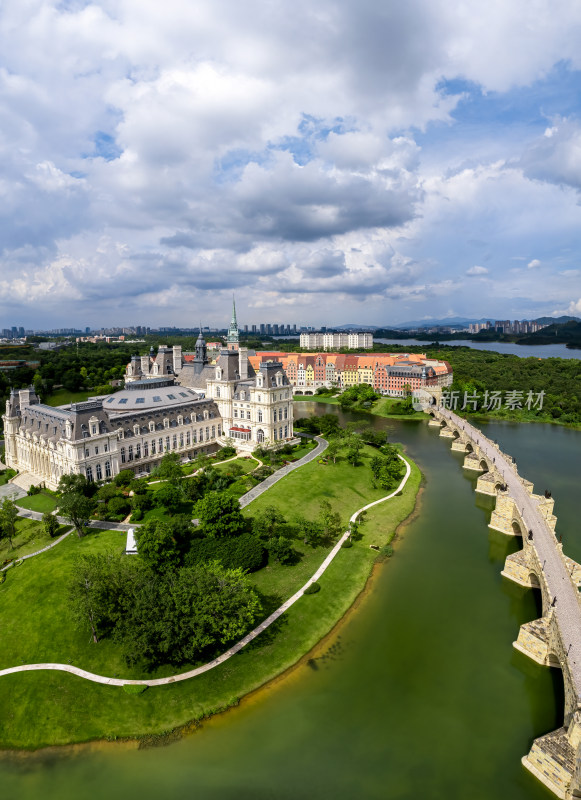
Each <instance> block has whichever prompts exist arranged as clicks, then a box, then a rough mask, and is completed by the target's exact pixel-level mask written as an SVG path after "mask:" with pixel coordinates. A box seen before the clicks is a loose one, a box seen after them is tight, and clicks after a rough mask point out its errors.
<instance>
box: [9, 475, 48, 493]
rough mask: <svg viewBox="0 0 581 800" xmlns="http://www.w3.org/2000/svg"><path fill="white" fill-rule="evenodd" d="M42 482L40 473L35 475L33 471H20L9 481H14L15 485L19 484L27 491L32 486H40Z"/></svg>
mask: <svg viewBox="0 0 581 800" xmlns="http://www.w3.org/2000/svg"><path fill="white" fill-rule="evenodd" d="M42 482H43V481H42V478H40V477H39V476H38V475H33V474H32V473H31V472H19V473H18V475H16V476H15V477H14V478H12V480H11V481H9V483H12V484H13V485H14V486H19V487H20V488H21V489H24V491H25V492H27V491H28V490H29V489H30V487H31V486H38V485H39V484H40V483H42Z"/></svg>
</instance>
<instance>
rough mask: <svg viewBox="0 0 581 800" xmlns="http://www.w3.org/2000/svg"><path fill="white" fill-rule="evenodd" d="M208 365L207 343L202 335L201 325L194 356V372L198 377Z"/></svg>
mask: <svg viewBox="0 0 581 800" xmlns="http://www.w3.org/2000/svg"><path fill="white" fill-rule="evenodd" d="M207 363H208V353H207V349H206V341H205V339H204V336H203V334H202V326H201V325H200V333H199V334H198V338H197V340H196V355H195V356H194V372H195V373H196V375H197V374H198V373H200V372H201V371H202V370H203V369H204V367H205V366H206V364H207Z"/></svg>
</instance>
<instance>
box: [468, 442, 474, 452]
mask: <svg viewBox="0 0 581 800" xmlns="http://www.w3.org/2000/svg"><path fill="white" fill-rule="evenodd" d="M466 452H467V453H473V452H474V448H473V447H472V445H471V444H470V442H468V443H467V444H466Z"/></svg>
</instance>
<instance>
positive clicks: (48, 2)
mask: <svg viewBox="0 0 581 800" xmlns="http://www.w3.org/2000/svg"><path fill="white" fill-rule="evenodd" d="M523 18H526V19H527V25H526V26H525V27H524V28H523V26H522V25H520V21H521V20H522V19H523ZM564 21H566V24H565V22H564ZM580 28H581V7H580V6H579V4H578V3H575V2H574V0H563V3H562V7H561V8H560V13H555V10H554V6H553V4H552V3H550V2H549V0H540V2H538V3H536V4H535V7H534V9H533V10H531V8H530V4H529V3H527V2H526V0H510V1H509V2H502V3H501V2H500V0H494V2H492V3H491V4H482V3H478V2H476V0H467V2H463V3H462V4H459V3H455V2H452V3H450V2H445V1H444V0H410V2H408V3H403V4H402V3H400V4H393V3H392V4H385V3H381V2H379V0H360V2H357V3H355V2H354V1H351V0H349V1H348V2H345V3H337V2H336V0H320V2H318V3H316V4H313V3H309V2H306V0H297V2H296V3H295V4H294V5H293V13H292V14H291V13H289V11H288V8H286V7H284V8H283V6H277V5H276V4H275V5H274V6H273V7H272V8H270V9H269V12H268V13H265V11H264V3H261V2H259V1H258V0H249V2H247V3H244V4H240V3H237V2H235V1H234V0H198V2H196V3H195V4H192V3H191V2H190V0H166V2H164V3H163V4H160V3H159V2H155V0H117V2H111V1H110V0H82V1H81V0H79V1H78V2H77V1H76V0H70V1H68V2H58V1H57V0H6V1H5V2H4V3H3V4H2V10H1V12H0V53H1V54H2V55H1V57H0V200H1V201H2V202H1V203H0V242H1V248H2V250H1V253H0V275H1V281H2V283H1V288H2V290H3V298H4V299H3V301H2V300H0V303H2V302H4V303H5V305H6V307H7V306H8V304H9V303H12V304H13V305H14V304H20V307H21V308H25V307H26V305H27V303H28V304H29V305H30V307H31V309H33V310H32V311H31V312H30V313H29V319H30V324H32V322H33V321H34V322H35V321H36V319H37V313H36V304H37V303H38V300H39V298H40V297H42V299H43V310H46V314H47V316H48V314H49V313H50V314H53V313H54V314H58V313H59V309H62V307H63V301H73V305H72V308H73V309H75V308H78V315H79V320H81V319H84V318H86V315H87V314H92V315H93V317H92V318H91V320H89V321H90V322H92V323H97V322H99V321H111V322H113V321H115V320H114V319H113V317H115V318H116V319H117V321H122V320H121V319H119V317H118V315H124V314H126V313H129V311H131V313H133V312H135V313H136V314H137V313H141V310H142V309H143V308H145V307H146V306H147V304H151V306H152V307H153V308H159V307H162V308H164V309H169V308H170V307H171V304H172V303H175V314H176V317H175V319H174V322H175V323H176V324H178V323H179V322H182V323H185V322H186V321H187V319H188V317H189V314H190V313H191V308H192V306H196V305H201V306H203V308H204V310H205V311H206V313H207V314H208V315H213V314H214V310H215V309H217V308H218V304H219V303H221V302H222V300H223V297H222V294H221V293H222V291H223V290H224V294H226V292H227V291H230V290H231V289H232V288H236V289H237V292H238V295H239V297H240V299H241V305H243V304H244V303H246V304H247V305H249V304H252V307H261V308H265V309H267V308H276V307H277V304H281V306H283V307H292V306H293V305H295V306H296V305H297V304H298V303H304V304H306V305H307V306H309V304H310V303H311V302H313V303H315V305H314V306H312V308H313V309H314V312H313V313H315V312H317V311H320V310H321V308H323V305H322V304H325V303H326V304H327V312H328V313H330V309H335V308H337V304H341V303H342V304H343V306H342V307H343V308H345V309H347V308H348V303H349V302H350V300H351V299H357V300H360V301H361V302H364V301H365V302H367V303H374V302H377V303H378V306H377V309H378V310H377V313H378V314H380V313H383V312H382V308H383V305H384V304H385V303H387V302H388V301H389V302H391V303H393V308H398V309H402V308H403V306H402V305H401V304H402V303H406V302H408V301H409V302H410V303H419V302H422V301H423V300H430V301H433V300H435V301H438V298H445V296H446V292H448V291H451V289H452V288H453V289H454V291H456V290H457V289H458V287H457V286H456V284H455V283H453V282H452V281H451V278H450V277H449V275H447V274H444V273H445V267H444V266H443V264H444V261H445V259H444V258H443V255H444V254H445V253H446V252H447V253H449V252H451V251H452V249H453V248H452V240H453V245H454V247H456V244H457V256H456V257H457V261H456V262H455V264H454V265H453V266H452V267H451V268H450V272H451V273H452V272H454V273H457V269H458V265H462V264H465V263H472V264H479V263H480V264H481V263H487V264H492V265H494V266H496V264H497V263H498V262H497V261H495V259H498V253H497V252H495V248H498V247H499V242H501V243H502V244H503V245H506V244H507V242H508V241H509V233H508V229H509V228H510V236H513V237H514V249H512V250H511V251H510V252H517V253H518V252H527V251H528V250H529V245H527V246H521V245H522V240H523V239H526V238H527V236H529V238H532V237H530V231H531V230H533V231H535V232H537V231H539V232H543V231H546V229H547V227H548V225H549V220H548V219H547V215H546V208H547V207H548V206H547V200H550V201H551V202H552V203H553V207H555V208H556V207H557V206H558V208H559V214H558V215H556V216H557V219H556V220H552V221H551V223H550V224H552V225H553V226H555V227H557V228H558V227H559V226H562V227H563V228H565V227H567V226H569V228H571V227H572V225H573V223H577V222H578V218H576V217H575V218H574V211H573V210H571V208H570V207H569V206H568V207H567V208H566V209H564V206H563V205H560V201H559V200H558V198H556V196H555V195H551V194H550V192H548V191H546V190H545V188H544V187H541V188H540V189H539V190H538V193H537V194H534V195H533V193H531V186H532V185H533V184H532V181H535V182H536V181H541V182H543V184H552V185H553V188H554V186H555V185H557V186H561V185H563V186H567V187H572V188H573V189H576V190H577V189H579V188H580V187H581V177H580V176H581V171H580V169H579V163H580V162H579V152H580V151H581V146H580V144H579V143H580V141H581V138H580V134H579V125H578V123H577V122H575V121H574V120H564V119H555V120H551V125H550V127H549V128H547V131H546V133H545V135H542V136H539V137H538V138H537V140H535V141H534V142H532V143H531V145H530V146H529V147H528V148H527V149H526V152H525V153H524V155H523V156H522V158H521V159H520V160H517V161H514V160H513V162H512V163H510V164H509V163H508V161H506V160H504V159H503V160H500V161H496V160H492V159H489V158H487V157H486V156H483V157H482V159H481V162H482V163H479V160H478V157H477V155H475V156H474V160H473V162H472V163H471V164H470V165H469V166H467V165H466V164H458V163H456V161H455V160H454V157H453V154H452V156H450V154H448V155H447V157H446V159H443V161H442V163H437V160H436V161H432V162H430V161H429V159H428V160H427V161H426V160H425V149H426V147H428V148H429V132H430V131H431V130H434V129H435V128H434V126H433V123H437V124H438V126H439V127H438V128H437V130H438V131H440V132H441V135H443V136H444V135H445V131H446V130H448V129H450V128H451V127H452V126H453V124H454V116H453V115H454V111H455V109H456V106H457V104H458V103H459V101H460V100H461V98H462V97H463V96H464V95H463V92H462V90H461V89H458V90H453V91H452V90H450V89H448V90H446V91H444V90H443V89H442V86H441V83H442V80H443V79H454V78H457V77H461V78H462V79H464V80H466V81H473V82H475V84H478V85H479V86H481V87H482V88H483V90H484V91H485V92H486V91H490V90H492V91H496V92H502V91H506V90H507V89H508V88H511V87H514V86H516V85H525V84H527V83H531V82H532V81H535V80H538V79H539V78H541V77H542V76H543V75H544V74H546V73H547V71H548V70H550V69H551V67H552V66H553V65H554V64H555V63H556V61H558V60H561V59H568V63H569V64H570V65H571V67H572V68H574V67H580V66H581V61H580V58H581V56H580V54H579V49H578V38H579V30H580ZM516 29H518V31H519V34H518V35H519V46H518V47H515V46H514V37H515V33H514V32H515V30H516ZM491 52H493V53H494V54H495V57H494V59H491V58H490V57H489V54H490V53H491ZM421 132H423V134H422V133H421ZM420 136H423V138H422V140H421V141H422V144H421V146H420V144H418V142H419V141H420ZM426 164H427V166H426ZM571 194H573V192H572V191H571ZM563 202H564V201H563ZM515 207H519V208H522V209H525V211H524V212H523V213H522V214H520V215H516V216H515V215H514V213H513V211H514V208H515ZM491 209H494V212H492V211H491ZM575 213H576V212H575ZM487 225H488V228H487V227H486V226H487ZM464 232H466V236H464ZM535 235H536V234H535ZM539 235H540V234H539ZM446 236H447V237H448V238H447V239H446V238H445V237H446ZM519 237H520V238H519ZM517 238H519V241H518V247H517V242H516V239H517ZM456 239H457V240H458V242H456ZM510 243H511V245H512V244H513V242H512V240H511V242H510ZM535 246H537V243H536V242H535V241H532V242H531V244H530V248H531V249H532V248H533V247H535ZM422 248H423V249H422ZM533 252H534V250H533ZM537 252H545V251H544V250H541V249H539V250H537ZM508 257H509V258H510V256H508ZM533 263H535V262H534V261H533V262H530V263H529V266H531V265H532V264H533ZM566 266H567V264H561V270H562V271H563V267H566ZM488 269H489V268H488V267H478V266H475V267H472V268H471V269H469V270H467V274H468V275H470V276H478V275H480V276H483V275H485V274H486V273H487V271H488ZM565 271H566V269H565ZM525 272H526V271H525ZM496 274H497V270H496V269H495V276H496ZM571 277H574V276H571ZM515 280H516V279H515ZM481 283H482V285H483V286H484V285H485V283H486V282H481ZM511 291H513V293H514V294H515V295H516V294H517V284H516V283H515V284H514V287H513V290H511ZM518 291H520V289H519V290H518ZM531 291H534V289H531ZM313 297H316V298H317V299H316V300H312V298H313ZM556 299H557V298H555V300H556ZM442 302H444V300H442ZM317 303H318V306H317V305H316V304H317ZM382 304H383V305H382ZM397 304H399V305H397ZM6 313H7V312H6ZM155 313H157V312H155ZM165 313H166V312H165V311H164V314H165ZM99 315H101V316H99ZM195 316H196V317H197V316H199V314H198V313H197V312H196V315H195ZM105 317H108V320H107V319H105ZM164 320H165V321H167V317H164ZM155 321H160V322H161V321H162V320H161V319H159V320H155ZM217 321H219V320H218V318H217V317H216V316H213V317H212V318H211V319H208V322H217ZM56 322H57V320H56V319H55V323H56Z"/></svg>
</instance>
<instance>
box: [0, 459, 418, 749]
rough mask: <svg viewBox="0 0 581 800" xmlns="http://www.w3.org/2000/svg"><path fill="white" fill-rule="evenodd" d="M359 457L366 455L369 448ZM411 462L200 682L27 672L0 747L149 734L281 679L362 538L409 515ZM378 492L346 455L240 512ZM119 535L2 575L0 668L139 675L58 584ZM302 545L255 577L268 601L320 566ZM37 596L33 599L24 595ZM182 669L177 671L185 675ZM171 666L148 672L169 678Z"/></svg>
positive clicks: (370, 555) (2, 723) (328, 615)
mask: <svg viewBox="0 0 581 800" xmlns="http://www.w3.org/2000/svg"><path fill="white" fill-rule="evenodd" d="M366 458H368V454H367V453H366ZM420 477H421V476H420V473H419V470H418V469H417V468H416V467H415V466H413V469H412V476H411V478H410V480H409V481H408V484H407V486H406V488H405V491H404V493H403V494H402V496H400V497H396V498H393V499H392V500H390V501H388V502H387V503H386V504H384V505H380V506H377V507H376V508H375V509H373V510H372V512H370V513H369V518H368V519H367V521H366V522H365V524H364V525H363V526H362V533H363V537H362V539H361V540H360V541H357V542H356V543H355V544H354V546H353V547H352V548H350V549H342V550H341V551H340V552H339V554H338V556H337V557H336V559H335V560H334V561H333V563H332V564H331V566H330V567H329V569H328V570H327V571H326V573H325V574H324V575H323V577H322V578H321V580H320V584H321V587H322V589H321V591H320V592H319V593H318V594H315V595H309V596H307V597H303V598H301V599H300V600H299V601H298V602H297V603H296V604H295V605H294V606H293V607H292V608H291V609H290V610H289V611H288V612H287V613H285V614H284V615H283V617H282V618H281V619H280V620H279V621H278V623H277V624H276V625H275V626H273V628H271V629H269V630H268V631H266V632H265V633H264V634H262V635H261V636H259V637H258V638H257V639H256V640H255V641H254V642H253V643H251V644H250V645H249V646H248V647H246V648H244V650H242V652H241V653H239V654H238V655H236V656H234V657H233V658H232V659H230V660H229V661H227V662H226V663H224V664H222V665H220V666H219V667H217V668H216V669H214V670H211V671H209V672H207V673H205V674H204V675H201V676H199V677H197V678H194V679H190V680H188V681H184V682H183V683H175V684H171V685H168V686H166V687H159V688H154V689H149V690H148V691H146V692H144V693H143V694H141V695H128V694H127V693H125V692H124V691H123V690H122V689H120V688H116V687H107V686H101V685H98V684H93V683H90V682H88V681H85V680H83V679H81V678H77V677H75V676H71V675H67V674H64V673H55V672H28V673H23V674H18V675H10V676H6V677H2V678H0V707H1V708H2V714H1V715H0V746H4V747H24V748H38V747H42V746H45V745H50V744H64V743H68V742H79V741H87V740H90V739H95V738H102V737H108V738H116V737H123V736H135V735H145V734H154V733H159V732H162V731H168V730H171V729H172V728H174V727H177V726H179V725H183V724H186V723H187V722H189V721H191V720H193V719H201V718H203V717H204V716H207V715H208V714H211V713H213V712H215V711H217V710H220V709H223V708H226V707H228V706H229V705H231V704H233V703H235V702H236V701H237V700H238V699H239V698H240V697H242V696H243V695H245V694H247V693H248V692H250V691H252V690H253V689H255V688H257V687H259V686H260V685H262V684H263V683H264V682H265V681H267V680H269V679H270V678H273V677H274V676H276V675H278V674H280V673H281V672H282V671H283V670H285V669H286V668H288V667H289V666H291V665H292V664H294V663H295V662H296V661H297V660H298V659H299V658H300V657H301V656H302V655H303V654H304V653H307V652H308V651H309V650H310V649H311V648H312V647H313V646H314V645H315V644H316V643H317V642H318V641H320V639H321V638H322V637H323V636H324V635H325V634H326V633H328V632H329V630H330V629H331V628H332V627H333V625H334V624H335V623H336V622H337V621H338V620H339V619H340V618H341V616H342V615H343V614H344V613H345V612H346V610H347V609H348V608H349V606H350V605H351V604H352V603H353V601H354V600H355V598H356V597H357V595H358V594H359V592H360V591H361V590H362V588H363V587H364V585H365V581H366V579H367V577H368V575H369V573H370V570H371V567H372V566H373V563H374V561H375V559H376V553H375V552H374V551H373V550H371V549H370V548H369V544H371V543H373V544H378V545H381V544H384V543H385V542H387V541H389V540H390V539H391V538H392V537H393V534H394V531H395V528H396V526H397V524H398V523H399V522H400V521H401V520H403V519H405V518H406V517H407V516H408V515H409V514H410V513H411V511H412V510H413V507H414V503H415V497H416V493H417V490H418V487H419V483H420ZM381 495H382V492H381V491H378V490H375V491H372V490H371V489H370V488H369V474H368V469H367V467H365V466H361V467H357V468H354V467H350V466H349V465H347V464H346V463H344V462H340V463H338V464H336V465H329V466H323V465H320V464H318V463H315V464H309V465H306V466H305V467H303V468H301V469H300V470H297V471H296V472H293V473H291V474H290V475H288V476H286V477H285V478H283V479H282V480H281V481H280V482H279V483H277V484H276V485H275V486H274V487H272V489H271V490H270V491H269V492H268V493H267V494H266V496H263V497H261V498H259V499H258V500H256V501H255V502H254V503H253V504H252V505H251V506H250V507H249V508H248V513H252V512H253V511H254V510H255V509H256V508H260V507H263V506H264V505H266V504H269V503H275V504H276V505H280V508H281V510H282V511H283V512H284V513H287V514H290V513H291V512H293V511H294V510H295V509H296V508H300V510H301V513H303V514H311V513H316V511H317V510H318V503H319V500H320V498H321V497H326V498H328V499H330V500H331V502H332V503H333V505H334V506H335V507H336V508H338V509H339V510H340V511H341V514H342V517H343V518H344V521H345V522H346V520H347V518H348V517H349V516H350V514H351V513H352V512H353V511H355V510H356V509H357V508H358V507H360V506H361V505H364V504H365V503H367V502H370V501H371V500H373V499H375V498H377V497H379V496H381ZM124 542H125V536H124V534H122V533H118V532H111V531H107V532H100V533H92V534H89V535H88V536H86V537H85V538H83V539H78V538H77V537H76V536H74V535H71V536H70V537H69V538H67V539H66V540H65V541H64V542H63V543H62V544H60V545H59V546H58V547H56V548H54V549H53V550H51V551H49V552H47V553H44V554H42V555H40V556H38V557H37V558H34V559H31V560H30V561H27V562H24V564H22V565H21V566H20V567H17V568H15V569H13V570H10V571H9V574H8V577H7V579H6V581H5V583H4V584H2V585H0V630H1V631H2V648H0V667H6V666H12V665H16V664H20V663H27V662H39V661H59V662H65V663H67V662H69V661H70V662H72V663H74V664H76V665H78V666H82V667H84V668H86V669H89V670H93V671H96V672H100V673H101V674H108V675H113V676H115V675H119V676H124V677H127V678H130V677H137V676H138V673H137V671H136V670H132V669H129V668H127V667H126V666H125V665H124V664H123V663H122V662H121V660H120V657H119V654H118V653H117V652H116V650H115V648H114V646H113V644H112V643H111V642H107V641H103V642H100V643H99V644H98V645H94V644H92V642H91V638H90V635H89V634H88V632H87V631H78V630H76V629H75V628H74V627H73V626H72V624H71V621H70V614H69V611H68V602H67V592H68V588H67V584H68V575H69V574H70V570H71V565H72V560H73V558H74V556H75V554H76V553H79V552H98V551H104V550H108V549H113V550H114V551H117V552H119V553H121V551H122V549H123V546H124ZM297 547H298V549H300V550H301V551H303V552H304V558H303V560H302V561H301V562H300V563H299V564H298V565H296V566H291V567H271V568H266V569H264V570H263V571H262V572H260V573H255V574H254V575H253V576H252V580H253V581H254V583H255V585H257V586H258V587H259V588H260V589H261V590H262V591H263V592H265V593H266V594H268V595H270V596H271V599H272V602H274V600H275V599H276V600H277V601H278V600H279V599H280V600H281V601H282V600H283V599H286V598H287V597H288V596H290V595H291V594H293V593H294V592H295V591H296V589H297V588H298V587H299V586H300V585H302V584H303V583H304V582H305V580H306V579H307V578H308V577H309V576H310V575H311V574H312V572H313V571H314V569H316V567H318V566H319V564H320V563H321V561H322V560H323V558H324V557H325V555H326V552H327V551H326V550H323V549H318V550H311V548H306V547H303V546H302V545H298V546H297ZM32 598H35V602H32ZM185 669H186V667H185V666H184V667H183V670H185ZM171 672H172V670H171V668H163V669H159V670H158V671H157V672H156V673H155V674H156V675H161V674H171Z"/></svg>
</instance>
